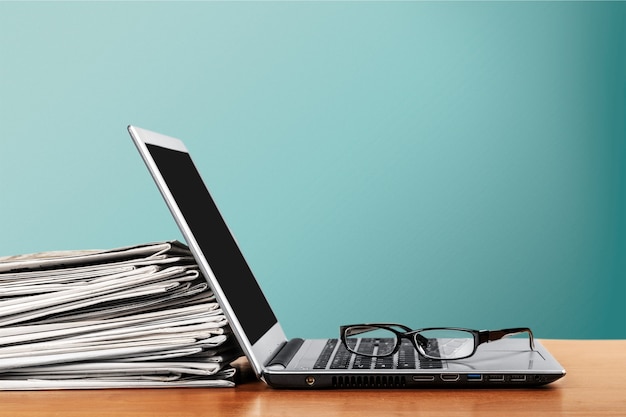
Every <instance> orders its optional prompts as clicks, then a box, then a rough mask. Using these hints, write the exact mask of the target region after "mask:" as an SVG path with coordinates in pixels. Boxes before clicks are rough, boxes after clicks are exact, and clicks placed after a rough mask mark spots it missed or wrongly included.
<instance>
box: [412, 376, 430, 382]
mask: <svg viewBox="0 0 626 417" xmlns="http://www.w3.org/2000/svg"><path fill="white" fill-rule="evenodd" d="M434 380H435V376H434V375H413V381H415V382H428V381H434Z"/></svg>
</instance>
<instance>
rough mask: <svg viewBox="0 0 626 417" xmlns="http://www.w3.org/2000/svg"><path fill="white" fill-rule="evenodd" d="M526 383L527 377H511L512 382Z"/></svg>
mask: <svg viewBox="0 0 626 417" xmlns="http://www.w3.org/2000/svg"><path fill="white" fill-rule="evenodd" d="M524 381H526V375H515V374H514V375H511V382H524Z"/></svg>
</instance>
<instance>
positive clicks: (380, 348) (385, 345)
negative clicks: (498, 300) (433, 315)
mask: <svg viewBox="0 0 626 417" xmlns="http://www.w3.org/2000/svg"><path fill="white" fill-rule="evenodd" d="M339 331H340V334H341V341H342V343H343V344H344V345H345V347H346V348H347V349H348V350H349V351H350V352H353V353H356V354H358V355H363V356H369V357H382V356H391V355H393V354H394V353H396V352H397V351H398V350H399V349H400V346H401V345H402V339H408V340H410V341H411V343H412V344H413V346H414V347H415V349H417V351H418V352H419V353H420V354H421V355H422V356H424V357H426V358H429V359H437V360H455V359H464V358H468V357H470V356H472V355H473V354H474V353H476V349H477V348H478V346H480V345H481V344H483V343H487V342H493V341H496V340H500V339H502V338H503V337H506V336H512V335H515V334H519V333H528V337H529V343H530V349H531V350H535V343H534V339H533V332H532V331H531V330H530V329H529V328H526V327H516V328H512V329H502V330H470V329H462V328H455V327H438V328H427V329H419V330H411V328H409V327H407V326H404V325H402V324H392V323H372V324H351V325H347V326H341V327H340V328H339ZM355 336H359V337H355Z"/></svg>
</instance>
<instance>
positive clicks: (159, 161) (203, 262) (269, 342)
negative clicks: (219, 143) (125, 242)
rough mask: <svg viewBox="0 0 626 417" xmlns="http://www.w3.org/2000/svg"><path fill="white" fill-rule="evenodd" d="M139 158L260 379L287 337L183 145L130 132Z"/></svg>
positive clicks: (151, 134) (156, 135)
mask: <svg viewBox="0 0 626 417" xmlns="http://www.w3.org/2000/svg"><path fill="white" fill-rule="evenodd" d="M128 131H129V132H130V135H131V137H132V138H133V141H134V142H135V145H136V146H137V149H138V150H139V153H140V154H141V156H142V158H143V160H144V162H145V163H146V165H147V167H148V170H149V171H150V174H151V175H152V177H153V179H154V181H155V182H156V184H157V186H158V188H159V191H160V192H161V194H162V195H163V198H164V199H165V202H166V203H167V206H168V207H169V209H170V211H171V212H172V215H173V216H174V218H175V219H176V223H177V224H178V227H179V228H180V230H181V232H182V234H183V236H184V237H185V240H186V241H187V244H188V245H189V248H190V249H191V251H192V253H193V255H194V257H195V259H196V261H197V262H198V265H199V267H200V269H201V270H202V272H203V274H204V276H205V277H206V279H207V281H208V282H209V284H210V285H211V287H212V289H213V291H214V293H215V296H216V298H217V300H218V302H219V303H220V305H221V307H222V309H223V310H224V314H225V315H226V317H227V319H228V321H229V322H230V325H231V328H232V329H233V332H234V333H235V336H236V337H237V340H238V341H239V343H240V345H241V347H242V349H243V350H244V353H245V354H246V356H247V357H248V360H250V362H251V364H252V366H253V368H254V370H255V372H256V373H257V375H258V376H262V371H263V366H264V365H265V364H266V363H267V361H268V360H269V359H270V358H271V357H272V356H273V355H274V353H275V351H276V349H278V348H279V347H280V346H281V345H282V344H283V343H284V342H285V341H286V337H285V334H284V332H283V330H282V328H281V327H280V324H279V323H278V320H277V319H276V316H275V315H274V312H273V311H272V308H271V307H270V305H269V303H268V301H267V299H266V298H265V295H264V294H263V292H262V291H261V288H260V287H259V285H258V283H257V281H256V279H255V277H254V275H253V273H252V271H251V270H250V267H249V266H248V263H247V262H246V260H245V259H244V257H243V254H242V253H241V251H240V250H239V247H238V245H237V243H236V241H235V239H234V237H233V235H232V233H231V232H230V230H229V229H228V226H227V225H226V223H225V222H224V219H223V218H222V216H221V214H220V212H219V210H218V208H217V206H216V205H215V202H214V201H213V199H212V197H211V195H210V194H209V191H208V188H207V187H206V185H205V183H204V181H203V180H202V178H201V176H200V174H199V172H198V170H197V169H196V167H195V165H194V163H193V161H192V159H191V156H190V155H189V152H188V151H187V148H186V147H185V145H184V144H183V142H182V141H180V140H179V139H175V138H171V137H168V136H165V135H162V134H159V133H155V132H151V131H149V130H145V129H141V128H138V127H135V126H129V127H128Z"/></svg>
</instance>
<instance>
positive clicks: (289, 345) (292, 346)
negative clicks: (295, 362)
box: [267, 338, 304, 368]
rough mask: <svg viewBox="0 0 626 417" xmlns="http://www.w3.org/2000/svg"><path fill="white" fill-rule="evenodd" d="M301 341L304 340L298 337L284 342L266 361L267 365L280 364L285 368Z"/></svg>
mask: <svg viewBox="0 0 626 417" xmlns="http://www.w3.org/2000/svg"><path fill="white" fill-rule="evenodd" d="M303 343H304V340H303V339H299V338H296V339H291V340H290V341H288V342H286V343H285V344H284V345H283V346H282V347H281V348H280V349H278V352H277V353H276V355H274V357H273V358H272V359H271V360H270V361H269V362H268V364H267V366H272V365H282V366H283V367H285V368H286V367H287V365H288V364H289V362H290V361H291V359H292V358H293V357H294V356H295V354H296V352H298V350H299V349H300V347H301V346H302V344H303Z"/></svg>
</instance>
